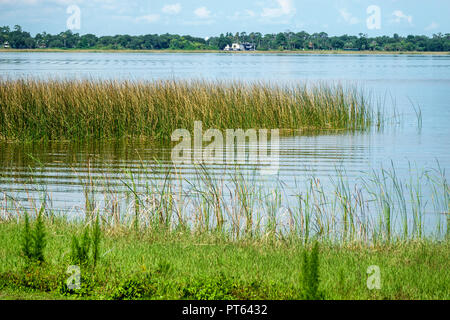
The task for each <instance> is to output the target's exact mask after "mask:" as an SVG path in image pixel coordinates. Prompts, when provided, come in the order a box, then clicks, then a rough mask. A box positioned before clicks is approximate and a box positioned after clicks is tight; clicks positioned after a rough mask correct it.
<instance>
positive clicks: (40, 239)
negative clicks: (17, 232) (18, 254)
mask: <svg viewBox="0 0 450 320" xmlns="http://www.w3.org/2000/svg"><path fill="white" fill-rule="evenodd" d="M44 208H45V207H44V205H42V206H41V209H40V210H39V214H38V216H37V218H36V223H35V227H34V229H33V230H32V229H31V226H30V219H29V217H28V213H27V212H25V225H24V231H23V237H22V254H23V255H24V256H25V258H26V259H27V262H36V263H42V262H44V260H45V258H44V249H45V246H46V245H47V242H46V231H45V223H44V218H43V214H44Z"/></svg>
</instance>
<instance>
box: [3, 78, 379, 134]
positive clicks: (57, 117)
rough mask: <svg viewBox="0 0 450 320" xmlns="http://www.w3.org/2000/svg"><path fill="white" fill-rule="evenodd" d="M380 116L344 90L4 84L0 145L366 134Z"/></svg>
mask: <svg viewBox="0 0 450 320" xmlns="http://www.w3.org/2000/svg"><path fill="white" fill-rule="evenodd" d="M376 117H377V115H374V112H373V111H372V107H371V104H370V103H369V101H368V99H367V98H366V97H365V95H364V94H363V92H361V91H360V90H358V89H357V88H356V87H344V86H342V85H339V84H338V85H325V84H321V83H318V84H305V83H301V84H292V85H284V86H283V85H273V84H269V83H262V82H261V83H251V84H249V83H241V82H238V81H232V82H224V81H211V82H210V81H201V80H197V81H181V80H180V81H178V80H167V81H152V82H145V81H142V82H133V81H112V80H108V81H94V80H60V81H56V80H47V81H44V80H33V79H20V80H0V139H6V140H21V141H24V140H57V139H70V140H84V139H93V138H94V139H99V138H121V137H126V136H132V137H147V138H151V139H155V140H160V141H163V142H167V141H170V136H171V134H172V132H173V131H174V130H175V129H179V128H184V129H188V130H190V131H191V130H192V129H193V126H194V121H196V120H198V121H202V122H203V126H204V127H205V128H217V129H227V128H241V129H249V128H254V129H259V128H266V129H274V128H278V129H366V128H368V127H369V126H370V125H371V124H372V123H374V122H376V121H377V120H376V119H375V118H376ZM378 117H380V115H379V114H378ZM378 121H379V119H378ZM191 132H192V131H191Z"/></svg>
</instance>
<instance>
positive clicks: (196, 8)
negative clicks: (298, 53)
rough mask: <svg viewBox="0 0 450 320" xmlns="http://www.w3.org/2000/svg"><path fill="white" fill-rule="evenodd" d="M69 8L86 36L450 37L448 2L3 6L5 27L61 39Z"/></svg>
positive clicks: (105, 0) (25, 1)
mask: <svg viewBox="0 0 450 320" xmlns="http://www.w3.org/2000/svg"><path fill="white" fill-rule="evenodd" d="M70 5H76V6H77V7H79V9H80V22H81V23H80V29H74V30H73V31H74V32H78V33H80V34H86V33H94V34H96V35H114V34H131V35H137V34H148V33H158V34H161V33H166V32H168V33H177V34H190V35H194V36H201V37H207V36H215V35H219V34H220V33H225V32H233V33H234V32H238V31H239V32H241V31H246V32H252V31H258V32H262V33H274V32H280V31H287V30H290V31H293V32H298V31H302V30H305V31H307V32H309V33H313V32H321V31H324V32H327V33H328V34H329V35H342V34H353V35H357V34H358V33H360V32H362V33H367V34H368V35H369V36H373V35H392V34H393V33H398V34H400V35H408V34H425V35H432V34H433V33H438V32H442V33H450V19H449V16H450V1H449V0H323V1H320V0H250V1H245V0H220V1H215V0H167V1H158V0H153V1H148V0H147V1H144V0H130V1H122V0H0V25H2V26H3V25H9V26H13V25H15V24H19V25H21V26H22V27H23V29H24V30H26V31H30V32H31V33H32V34H33V35H34V34H36V33H37V32H42V31H47V32H49V33H59V32H61V31H65V30H67V19H68V18H69V16H70V15H71V14H69V13H67V9H68V7H69V6H70ZM369 6H376V7H378V8H379V10H380V11H379V12H380V15H379V17H380V19H379V21H380V25H379V28H368V25H367V19H368V18H369V16H371V14H372V12H370V13H369V14H368V13H367V8H368V7H369Z"/></svg>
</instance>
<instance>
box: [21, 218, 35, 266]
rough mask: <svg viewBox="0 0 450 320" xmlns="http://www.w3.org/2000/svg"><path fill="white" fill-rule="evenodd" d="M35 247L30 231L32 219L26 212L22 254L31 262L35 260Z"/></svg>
mask: <svg viewBox="0 0 450 320" xmlns="http://www.w3.org/2000/svg"><path fill="white" fill-rule="evenodd" d="M32 245H33V236H32V234H31V229H30V218H29V216H28V212H27V211H25V224H24V230H23V240H22V253H23V255H24V256H25V257H26V258H27V259H28V260H31V259H32V258H33V252H32V248H31V247H32Z"/></svg>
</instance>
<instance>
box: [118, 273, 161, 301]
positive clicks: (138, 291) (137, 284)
mask: <svg viewBox="0 0 450 320" xmlns="http://www.w3.org/2000/svg"><path fill="white" fill-rule="evenodd" d="M155 291H156V288H155V287H154V286H153V284H152V282H151V279H150V276H149V274H146V275H144V276H143V277H137V276H136V277H133V278H132V279H128V280H125V281H124V282H122V283H121V284H120V285H119V286H118V287H117V288H116V289H115V290H114V292H113V294H112V296H111V297H112V299H114V300H130V299H142V298H150V297H151V296H152V295H153V294H154V293H155Z"/></svg>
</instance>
